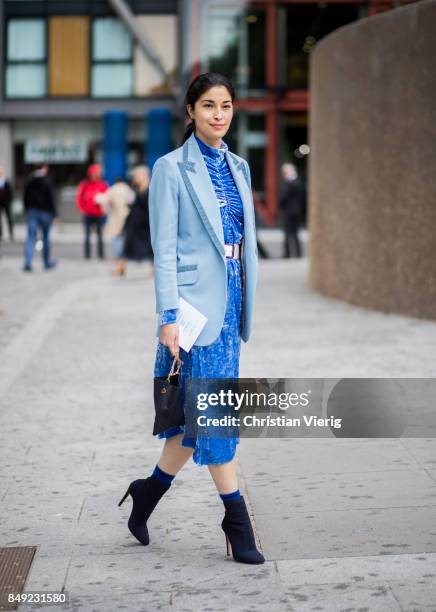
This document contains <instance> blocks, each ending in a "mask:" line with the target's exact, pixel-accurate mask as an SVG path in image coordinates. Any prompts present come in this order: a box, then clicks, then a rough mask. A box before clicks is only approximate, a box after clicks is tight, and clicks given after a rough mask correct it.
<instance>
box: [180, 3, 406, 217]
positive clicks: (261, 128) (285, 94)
mask: <svg viewBox="0 0 436 612" xmlns="http://www.w3.org/2000/svg"><path fill="white" fill-rule="evenodd" d="M395 4H396V5H397V4H398V3H395ZM182 5H183V11H182V18H183V23H182V31H183V35H184V43H183V57H182V62H181V64H182V68H183V75H184V78H185V79H186V80H188V78H192V77H194V76H196V75H197V74H200V73H202V72H206V71H217V72H222V73H224V74H225V75H227V76H228V77H230V79H231V80H232V82H233V84H234V85H235V88H236V92H237V102H236V117H235V120H234V123H233V125H232V129H231V133H230V134H229V136H228V138H227V140H228V142H229V145H230V146H231V147H233V148H234V150H235V151H236V152H237V153H238V154H239V155H242V156H243V157H245V158H246V159H247V160H248V161H249V163H250V166H251V168H252V183H253V186H254V189H255V190H256V192H257V194H258V196H259V197H260V198H261V200H263V202H264V203H265V205H266V214H264V215H263V220H264V221H265V222H266V223H267V224H274V223H275V221H276V220H277V211H278V198H279V193H280V166H281V164H283V163H284V162H292V163H294V164H295V166H296V167H297V170H298V172H299V175H300V176H301V178H303V180H306V174H307V171H306V167H307V160H308V155H309V154H310V152H309V147H308V145H307V141H308V110H309V104H310V100H309V91H308V88H309V56H310V52H311V50H312V49H313V48H314V46H315V45H316V43H317V42H318V41H319V40H320V39H322V38H323V37H324V36H326V35H328V34H329V33H331V32H333V31H334V30H336V29H337V28H340V27H341V26H344V25H347V24H349V23H351V22H353V21H356V20H357V19H361V18H363V17H366V16H369V15H373V14H376V13H379V12H382V11H385V10H388V9H391V8H392V7H393V6H394V3H392V2H385V1H379V0H373V1H371V0H368V1H366V0H365V1H362V0H348V1H344V0H336V1H331V2H314V1H311V0H304V1H300V2H298V1H294V0H254V1H243V0H241V1H238V0H234V1H232V2H229V1H226V0H183V2H182ZM260 221H261V222H262V219H260Z"/></svg>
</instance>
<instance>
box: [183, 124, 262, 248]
mask: <svg viewBox="0 0 436 612" xmlns="http://www.w3.org/2000/svg"><path fill="white" fill-rule="evenodd" d="M226 159H227V161H228V163H229V167H230V170H231V172H232V175H233V178H234V179H235V183H236V186H237V188H238V191H239V194H240V196H241V200H242V205H243V209H244V234H245V235H247V234H248V235H250V232H251V231H252V227H251V223H252V219H253V214H252V211H251V208H252V206H253V205H252V200H251V190H250V188H249V179H248V176H247V174H246V168H245V164H244V162H242V161H241V162H240V161H239V159H238V158H237V157H236V156H234V155H233V153H230V152H229V151H227V152H226ZM178 165H179V169H180V172H181V174H182V177H183V181H184V183H185V185H186V188H187V190H188V192H189V195H190V196H191V199H192V201H193V202H194V204H195V206H196V208H197V211H198V213H199V215H200V217H201V219H202V220H203V223H204V225H205V227H206V229H207V231H208V232H209V235H210V237H211V239H212V242H213V243H214V244H215V246H216V248H217V249H218V252H219V253H220V254H221V255H222V256H225V251H224V232H223V226H222V221H221V213H220V205H219V202H218V199H217V197H216V194H215V189H214V187H213V184H212V180H211V178H210V176H209V172H208V170H207V166H206V164H205V162H204V159H203V156H202V154H201V151H200V148H199V146H198V144H197V141H196V139H195V136H194V134H192V135H191V136H190V137H189V138H188V140H187V141H186V142H185V143H184V145H183V161H182V162H178Z"/></svg>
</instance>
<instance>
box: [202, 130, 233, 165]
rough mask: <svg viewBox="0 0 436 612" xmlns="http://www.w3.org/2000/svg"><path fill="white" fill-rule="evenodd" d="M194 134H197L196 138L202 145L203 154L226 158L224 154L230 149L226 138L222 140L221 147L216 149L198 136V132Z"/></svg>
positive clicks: (215, 157)
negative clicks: (225, 140)
mask: <svg viewBox="0 0 436 612" xmlns="http://www.w3.org/2000/svg"><path fill="white" fill-rule="evenodd" d="M194 136H195V140H196V141H197V144H198V146H199V147H200V151H201V152H202V154H203V155H207V156H208V157H212V158H213V159H220V160H222V159H223V158H224V155H225V154H226V151H228V149H229V147H228V145H227V144H226V143H225V142H224V140H222V141H221V145H220V148H219V149H216V148H215V147H211V146H209V145H208V144H206V143H205V142H203V141H202V140H201V139H200V138H199V137H198V136H197V134H194Z"/></svg>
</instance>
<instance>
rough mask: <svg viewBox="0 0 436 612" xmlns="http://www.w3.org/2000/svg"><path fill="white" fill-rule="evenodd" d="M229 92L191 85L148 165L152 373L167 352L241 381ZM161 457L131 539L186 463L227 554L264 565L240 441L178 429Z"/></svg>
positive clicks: (242, 329) (245, 264) (244, 188)
mask: <svg viewBox="0 0 436 612" xmlns="http://www.w3.org/2000/svg"><path fill="white" fill-rule="evenodd" d="M234 98H235V93H234V89H233V86H232V84H231V83H230V82H229V81H228V80H227V79H226V78H225V77H224V76H222V75H220V74H216V73H206V74H202V75H200V76H198V77H197V78H196V79H194V81H193V82H192V83H191V84H190V86H189V88H188V91H187V93H186V98H185V108H186V111H187V114H188V115H189V118H190V119H191V122H190V124H189V126H188V128H187V130H186V133H185V136H184V141H183V145H182V146H181V147H179V148H178V149H176V150H174V151H172V152H170V153H168V154H167V155H164V156H163V157H161V158H160V159H159V160H158V161H157V162H156V164H155V166H154V170H153V174H152V179H151V184H150V200H149V206H150V229H151V240H152V245H153V252H154V265H155V292H156V312H158V313H159V318H158V327H157V332H156V333H157V335H158V336H159V342H158V343H157V351H156V358H155V366H154V375H155V376H166V375H167V374H168V372H169V370H170V368H171V364H172V361H173V358H174V356H177V355H179V356H180V359H181V360H182V362H183V365H182V367H181V370H180V386H181V388H182V389H183V388H184V386H185V383H186V380H187V379H189V378H238V376H239V357H240V346H241V339H242V340H244V341H245V342H247V341H248V339H249V336H250V332H251V319H252V311H253V306H254V297H255V291H256V282H257V247H256V231H255V221H254V208H253V200H252V195H251V181H250V170H249V167H248V164H247V162H246V161H245V160H243V159H242V158H240V157H238V156H237V155H235V154H233V153H231V152H230V151H229V150H228V146H227V145H226V143H225V142H224V141H223V140H222V138H223V137H224V136H225V134H226V133H227V132H228V130H229V128H230V124H231V121H232V118H233V101H234ZM179 297H183V298H184V299H186V301H188V302H189V303H190V304H192V305H193V306H195V307H196V308H197V309H198V310H200V311H201V312H202V313H203V314H204V315H205V316H206V317H207V322H206V325H205V327H204V328H203V330H202V331H201V333H200V335H199V336H198V338H197V339H196V341H195V343H194V346H193V347H192V348H191V350H190V351H189V352H186V351H185V350H183V349H182V348H181V347H179V342H178V338H179V335H178V325H177V323H175V321H176V314H177V308H178V307H179ZM159 437H160V438H165V444H164V447H163V450H162V454H161V456H160V459H159V461H158V463H157V465H156V467H155V469H154V472H153V474H152V475H151V476H150V477H149V478H147V479H139V480H135V481H133V482H132V483H131V484H130V485H129V488H128V490H127V492H126V494H125V496H124V498H123V499H122V500H121V502H120V504H121V503H122V502H123V501H124V499H125V498H126V497H127V495H128V494H130V495H131V497H132V500H133V509H132V513H131V515H130V518H129V524H128V526H129V529H130V531H131V533H132V534H133V535H134V536H135V537H136V538H137V539H138V540H139V541H140V542H142V543H143V544H148V543H149V535H148V530H147V524H146V523H147V519H148V518H149V516H150V514H151V513H152V511H153V510H154V508H155V507H156V505H157V503H158V502H159V500H160V499H161V497H162V496H163V495H164V493H166V492H167V491H168V489H169V488H170V486H171V483H172V481H173V479H174V477H175V475H176V474H177V473H178V472H179V470H180V469H181V468H182V467H183V466H184V464H185V463H186V462H187V461H188V460H189V458H190V457H192V458H193V460H194V462H195V463H196V464H198V465H207V466H208V469H209V472H210V474H211V476H212V479H213V481H214V483H215V486H216V488H217V491H218V493H219V495H220V497H221V499H222V501H223V503H224V508H225V514H224V518H223V521H222V523H221V527H222V529H223V531H224V533H225V535H226V543H227V554H228V555H229V548H230V545H231V550H232V554H233V558H234V559H235V560H236V561H239V562H242V563H263V562H264V561H265V559H264V557H263V555H262V554H261V553H260V552H259V551H258V550H257V548H256V543H255V538H254V533H253V528H252V525H251V521H250V517H249V514H248V511H247V507H246V505H245V500H244V497H243V496H242V495H241V494H240V491H239V488H238V481H237V475H236V465H235V459H234V458H235V453H236V446H237V444H238V443H239V439H238V438H234V437H220V438H210V437H209V438H208V437H200V436H198V437H197V438H190V437H187V436H186V435H185V426H180V427H175V428H172V429H170V430H167V431H165V432H164V433H162V434H159Z"/></svg>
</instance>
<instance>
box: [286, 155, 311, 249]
mask: <svg viewBox="0 0 436 612" xmlns="http://www.w3.org/2000/svg"><path fill="white" fill-rule="evenodd" d="M282 178H283V180H284V182H285V184H284V188H283V192H282V196H281V198H280V209H281V211H282V213H283V219H284V228H283V229H284V231H285V241H284V249H283V257H291V250H292V251H295V253H296V257H301V244H300V239H299V237H298V229H299V228H300V226H301V225H302V223H303V215H304V211H305V208H306V188H305V186H304V183H303V181H301V179H300V178H299V177H298V173H297V169H296V167H295V166H294V164H289V163H286V164H283V166H282ZM291 244H292V245H293V246H294V247H295V248H293V249H291Z"/></svg>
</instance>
